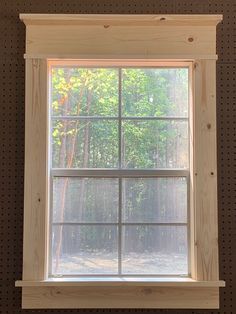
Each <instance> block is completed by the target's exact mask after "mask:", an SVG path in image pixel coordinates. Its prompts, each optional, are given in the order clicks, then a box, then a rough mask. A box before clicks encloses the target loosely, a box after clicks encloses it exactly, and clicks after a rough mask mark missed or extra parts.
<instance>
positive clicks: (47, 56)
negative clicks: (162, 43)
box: [24, 54, 218, 62]
mask: <svg viewBox="0 0 236 314" xmlns="http://www.w3.org/2000/svg"><path fill="white" fill-rule="evenodd" d="M89 57H90V59H88V55H81V54H76V55H71V54H61V55H58V54H54V55H50V54H24V58H25V59H48V60H58V61H60V60H75V61H76V60H82V61H88V60H91V59H96V60H101V62H102V61H107V60H115V59H114V55H112V54H110V55H109V54H107V55H99V56H98V55H92V54H91V55H89ZM98 57H99V59H98ZM142 57H143V55H138V54H136V55H133V57H131V56H130V55H124V54H120V55H119V59H120V60H121V61H123V60H130V61H133V60H134V59H135V60H137V61H139V60H142ZM117 59H118V58H117ZM117 59H116V60H117ZM196 59H197V60H202V59H203V60H204V59H207V60H217V59H218V56H217V55H216V54H212V55H201V54H179V55H177V54H175V55H174V57H173V54H169V55H167V54H162V55H161V54H153V55H151V54H149V55H148V56H147V57H146V58H145V59H143V60H145V61H146V62H149V61H155V60H160V61H163V62H169V61H170V60H171V61H175V62H180V61H182V62H191V61H194V60H196Z"/></svg>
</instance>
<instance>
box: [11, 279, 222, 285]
mask: <svg viewBox="0 0 236 314" xmlns="http://www.w3.org/2000/svg"><path fill="white" fill-rule="evenodd" d="M15 286H16V287H72V286H73V287H80V286H109V287H110V286H144V287H148V286H156V287H225V281H223V280H219V281H197V280H193V279H191V278H178V277H174V278H172V277H169V278H160V277H156V278H155V277H106V278H105V279H104V277H103V278H97V277H86V278H84V277H83V278H78V277H77V278H52V279H47V280H42V281H30V280H18V281H16V283H15Z"/></svg>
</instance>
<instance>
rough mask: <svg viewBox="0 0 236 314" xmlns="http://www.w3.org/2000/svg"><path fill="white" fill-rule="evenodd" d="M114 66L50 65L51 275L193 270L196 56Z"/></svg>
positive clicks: (157, 273) (158, 273)
mask: <svg viewBox="0 0 236 314" xmlns="http://www.w3.org/2000/svg"><path fill="white" fill-rule="evenodd" d="M70 63H71V62H70ZM114 65H115V63H114ZM114 65H113V67H94V66H93V67H89V68H88V67H84V66H82V67H81V66H80V65H79V63H78V64H76V62H75V65H74V66H73V65H69V66H68V64H67V61H63V62H60V61H59V62H56V63H55V62H54V63H53V62H52V63H51V64H50V76H51V84H50V95H51V99H50V109H51V123H50V125H51V128H50V129H51V141H50V142H51V171H50V173H51V182H52V184H51V190H50V193H49V195H50V198H51V199H52V200H51V202H50V204H51V234H50V238H51V242H52V243H51V247H50V255H49V256H50V257H51V259H50V263H51V264H50V265H49V266H50V276H52V277H57V276H81V275H97V276H99V275H102V276H104V275H112V276H118V275H119V276H120V275H139V276H141V275H149V276H150V275H152V276H153V275H155V276H170V275H172V276H179V275H182V276H188V275H189V274H190V269H189V263H188V260H189V258H188V253H189V252H188V251H189V249H188V247H189V245H188V243H189V240H190V238H189V235H188V230H189V222H188V220H189V215H188V207H189V206H188V190H189V188H188V184H189V179H188V178H189V136H188V134H189V132H188V103H189V101H188V99H189V96H188V71H189V65H188V64H187V63H186V65H185V66H184V65H182V67H180V66H178V63H176V64H175V63H169V64H168V67H166V66H165V67H163V66H162V64H161V63H154V64H153V65H152V67H151V68H150V65H149V67H146V68H145V67H144V68H140V67H135V68H134V67H123V68H122V67H114ZM139 66H141V65H139Z"/></svg>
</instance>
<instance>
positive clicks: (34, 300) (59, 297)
mask: <svg viewBox="0 0 236 314" xmlns="http://www.w3.org/2000/svg"><path fill="white" fill-rule="evenodd" d="M22 293H23V302H22V308H23V309H36V308H37V309H42V308H47V309H49V308H51V309H56V308H57V309H62V308H67V309H71V308H165V309H171V308H181V309H187V308H197V309H214V308H216V309H217V308H219V288H214V287H213V288H206V287H194V288H193V287H192V288H191V287H187V288H186V287H99V289H98V288H97V287H94V288H93V287H34V289H32V287H23V288H22Z"/></svg>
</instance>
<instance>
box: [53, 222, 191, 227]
mask: <svg viewBox="0 0 236 314" xmlns="http://www.w3.org/2000/svg"><path fill="white" fill-rule="evenodd" d="M51 225H52V226H61V225H65V226H73V225H75V226H119V225H122V226H187V225H188V223H187V222H173V223H172V222H121V223H119V222H53V223H52V224H51Z"/></svg>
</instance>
